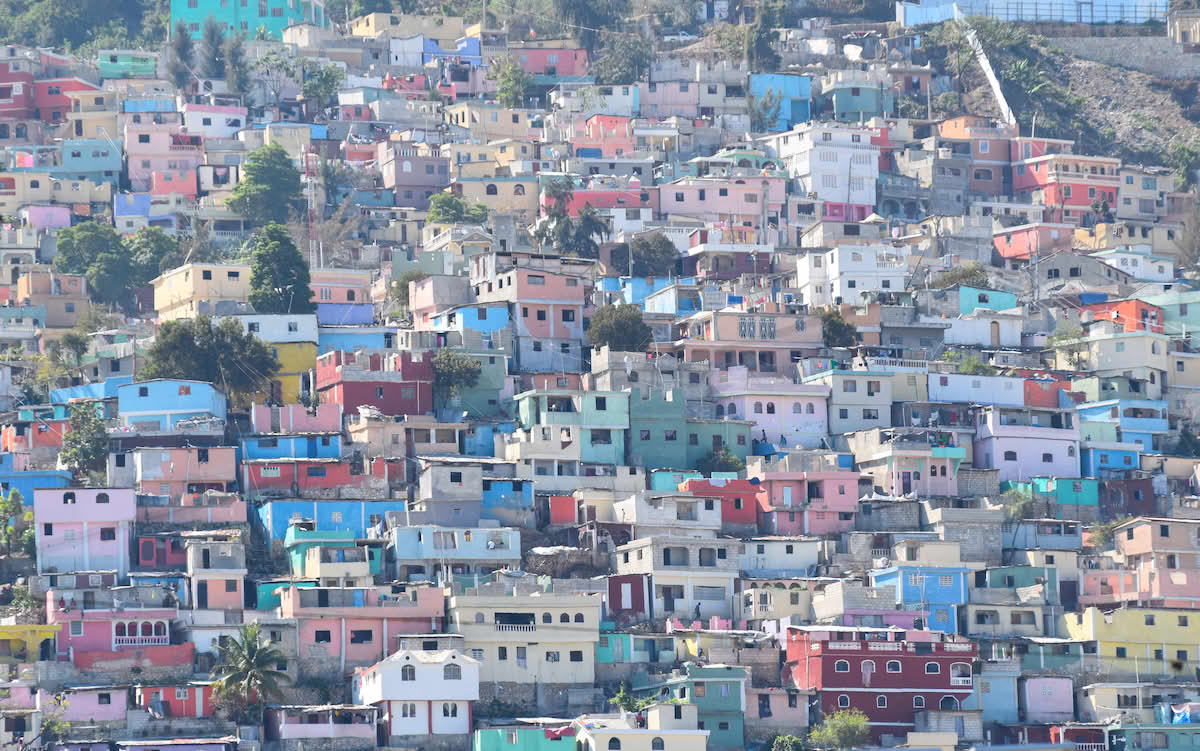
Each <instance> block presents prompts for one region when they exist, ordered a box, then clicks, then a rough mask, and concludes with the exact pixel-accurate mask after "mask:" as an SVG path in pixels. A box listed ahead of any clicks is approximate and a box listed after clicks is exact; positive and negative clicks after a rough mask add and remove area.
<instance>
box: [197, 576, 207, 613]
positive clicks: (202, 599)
mask: <svg viewBox="0 0 1200 751" xmlns="http://www.w3.org/2000/svg"><path fill="white" fill-rule="evenodd" d="M196 607H197V608H199V609H201V610H204V609H206V608H207V607H208V582H196Z"/></svg>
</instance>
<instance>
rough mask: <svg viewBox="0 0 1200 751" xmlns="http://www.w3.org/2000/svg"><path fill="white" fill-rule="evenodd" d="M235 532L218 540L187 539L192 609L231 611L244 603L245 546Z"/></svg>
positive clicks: (240, 608) (215, 538) (241, 606)
mask: <svg viewBox="0 0 1200 751" xmlns="http://www.w3.org/2000/svg"><path fill="white" fill-rule="evenodd" d="M239 539H240V535H237V534H236V533H234V534H231V535H228V536H226V537H225V539H221V535H216V534H214V535H212V536H211V537H210V538H209V539H207V540H195V539H193V540H188V541H187V543H186V548H187V573H188V578H189V579H190V580H191V587H192V593H191V599H192V607H194V608H195V609H196V610H208V609H211V610H234V611H238V612H241V610H242V608H243V606H244V604H245V581H246V546H245V545H243V544H242V543H241V542H239V541H238V540H239Z"/></svg>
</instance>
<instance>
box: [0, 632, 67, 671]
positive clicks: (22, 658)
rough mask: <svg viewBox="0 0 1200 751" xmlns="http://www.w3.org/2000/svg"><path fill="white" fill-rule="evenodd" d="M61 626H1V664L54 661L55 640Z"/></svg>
mask: <svg viewBox="0 0 1200 751" xmlns="http://www.w3.org/2000/svg"><path fill="white" fill-rule="evenodd" d="M60 628H61V626H58V625H57V624H55V625H52V626H43V625H38V624H28V623H22V624H17V625H12V626H0V663H3V664H7V665H19V664H21V663H27V662H37V661H39V660H49V659H53V653H54V638H55V637H56V636H58V631H59V629H60Z"/></svg>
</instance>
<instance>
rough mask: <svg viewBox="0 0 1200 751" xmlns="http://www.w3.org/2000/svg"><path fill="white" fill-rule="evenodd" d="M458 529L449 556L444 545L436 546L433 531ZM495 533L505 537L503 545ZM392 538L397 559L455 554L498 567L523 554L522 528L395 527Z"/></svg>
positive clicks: (460, 557) (391, 543)
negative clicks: (493, 562) (488, 562)
mask: <svg viewBox="0 0 1200 751" xmlns="http://www.w3.org/2000/svg"><path fill="white" fill-rule="evenodd" d="M456 529H457V530H458V531H459V534H458V535H457V536H456V538H455V544H456V547H455V548H454V552H453V553H452V554H449V555H448V554H447V552H446V549H445V548H443V547H440V546H435V545H434V539H435V535H434V533H435V532H442V533H444V532H447V531H454V530H456ZM496 535H500V536H501V537H502V538H503V542H504V544H503V545H497V544H496ZM390 540H391V541H390V543H389V544H390V545H391V547H392V554H393V556H394V558H395V560H397V561H423V560H437V559H439V558H447V557H453V558H454V560H456V561H463V560H477V561H496V562H497V565H496V567H497V568H500V566H501V563H500V562H501V561H511V560H512V559H513V558H519V557H520V556H521V530H519V529H511V528H508V527H501V528H499V529H482V528H477V527H457V528H456V527H440V526H434V525H428V526H419V527H393V528H392V530H391V538H390Z"/></svg>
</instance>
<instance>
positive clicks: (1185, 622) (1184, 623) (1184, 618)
mask: <svg viewBox="0 0 1200 751" xmlns="http://www.w3.org/2000/svg"><path fill="white" fill-rule="evenodd" d="M1179 625H1180V626H1182V627H1184V628H1187V625H1188V617H1187V616H1186V615H1181V616H1179Z"/></svg>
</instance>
